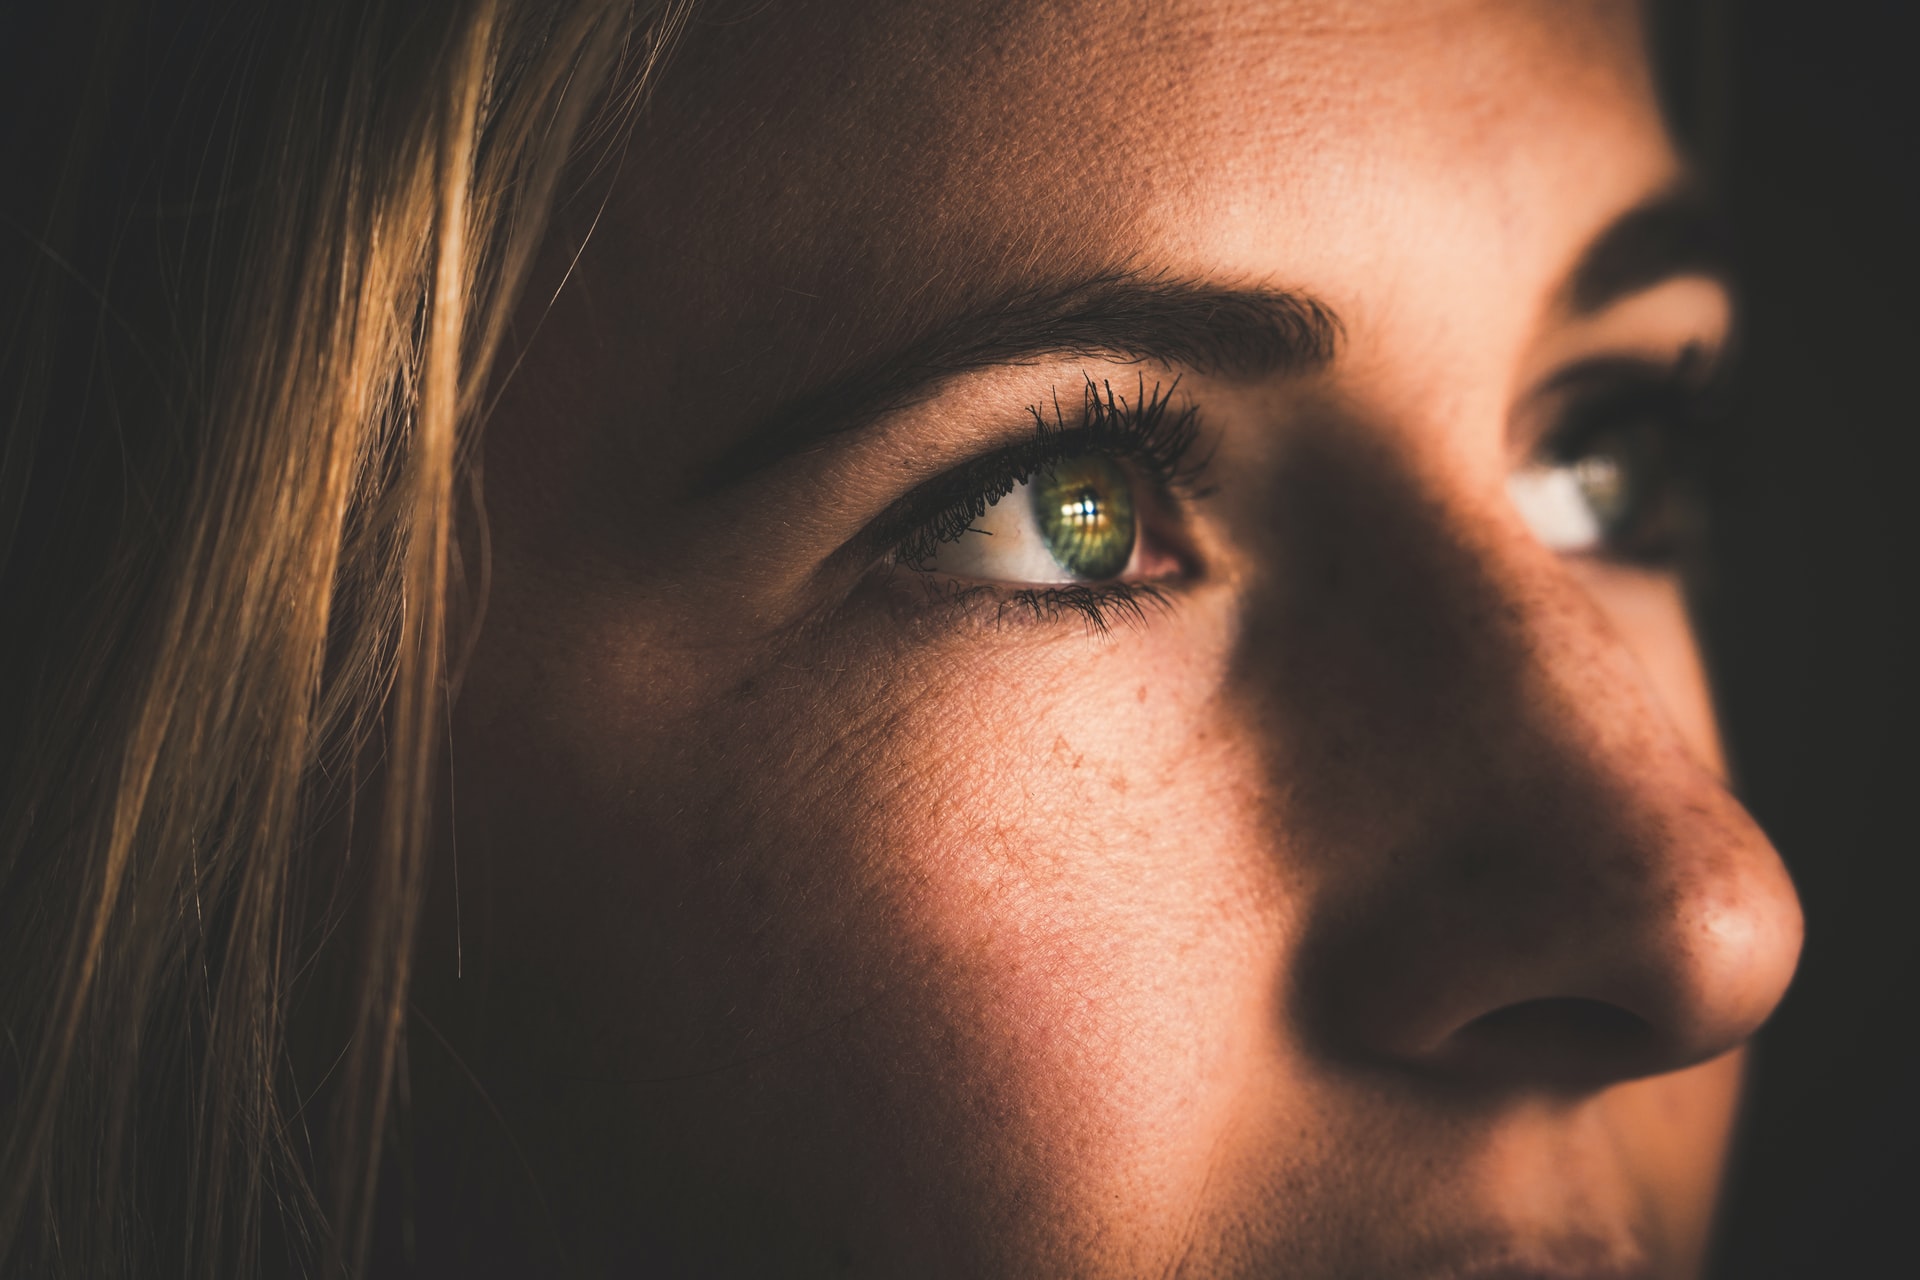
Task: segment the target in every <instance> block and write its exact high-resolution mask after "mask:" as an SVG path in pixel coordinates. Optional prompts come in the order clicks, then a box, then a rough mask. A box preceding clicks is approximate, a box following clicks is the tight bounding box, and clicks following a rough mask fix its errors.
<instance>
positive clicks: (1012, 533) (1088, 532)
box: [920, 454, 1139, 584]
mask: <svg viewBox="0 0 1920 1280" xmlns="http://www.w3.org/2000/svg"><path fill="white" fill-rule="evenodd" d="M1133 484H1134V481H1133V477H1132V475H1131V474H1130V473H1129V472H1128V470H1127V469H1126V467H1124V466H1123V465H1121V464H1120V463H1119V462H1118V461H1116V460H1114V459H1113V458H1109V457H1104V456H1101V455H1098V454H1087V455H1084V456H1082V457H1078V458H1069V459H1067V460H1066V461H1064V462H1061V463H1058V464H1056V465H1055V466H1053V467H1052V468H1050V469H1049V470H1047V471H1042V472H1040V473H1038V474H1036V475H1034V476H1033V477H1032V478H1031V479H1028V480H1025V481H1022V482H1020V483H1018V484H1016V485H1014V486H1013V488H1012V490H1011V491H1009V492H1008V493H1007V494H1006V496H1005V497H1003V498H1001V499H1000V500H999V501H997V502H995V503H994V504H993V505H992V506H990V507H988V508H987V509H986V511H985V512H984V513H982V515H981V516H980V518H979V519H977V520H975V521H974V522H973V524H972V526H971V527H970V528H968V529H967V531H966V532H965V533H962V534H961V535H960V536H959V537H958V538H957V539H955V540H954V541H952V542H948V543H945V544H943V545H941V546H940V547H939V549H938V550H937V551H936V552H935V553H934V555H933V556H931V557H930V558H928V559H927V560H925V561H924V562H923V563H922V564H921V565H920V567H921V568H922V569H928V570H933V571H935V572H939V573H944V574H949V575H951V576H953V577H956V578H970V579H974V580H976V581H981V582H1004V583H1033V584H1040V583H1062V582H1102V581H1107V580H1109V579H1113V578H1118V577H1119V576H1121V575H1122V574H1123V573H1125V572H1126V571H1127V568H1128V566H1129V565H1130V564H1132V563H1133V561H1134V552H1135V546H1136V543H1137V542H1138V541H1139V531H1138V522H1137V519H1136V515H1135V507H1134V493H1133Z"/></svg>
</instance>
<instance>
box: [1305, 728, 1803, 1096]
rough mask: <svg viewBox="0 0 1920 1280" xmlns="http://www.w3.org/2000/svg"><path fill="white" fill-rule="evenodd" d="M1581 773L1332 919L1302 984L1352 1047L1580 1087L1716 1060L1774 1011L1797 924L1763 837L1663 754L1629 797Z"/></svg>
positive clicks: (1632, 783) (1444, 1067) (1713, 788)
mask: <svg viewBox="0 0 1920 1280" xmlns="http://www.w3.org/2000/svg"><path fill="white" fill-rule="evenodd" d="M1576 772H1577V771H1575V770H1571V769H1569V770H1568V774H1569V776H1568V777H1566V778H1565V779H1563V783H1564V786H1565V790H1564V792H1563V793H1562V794H1561V795H1560V796H1559V797H1558V798H1557V799H1556V800H1554V801H1551V802H1544V801H1545V797H1543V796H1541V795H1539V794H1538V793H1536V796H1535V803H1534V804H1531V805H1517V804H1510V805H1507V806H1505V810H1506V813H1507V814H1508V816H1509V817H1510V818H1512V819H1513V820H1514V821H1512V823H1511V824H1510V825H1506V826H1504V828H1500V829H1495V828H1491V827H1489V826H1486V825H1479V828H1478V831H1477V833H1476V834H1474V835H1460V836H1455V837H1453V838H1452V839H1451V840H1449V841H1446V842H1445V844H1443V845H1442V847H1428V848H1426V849H1425V850H1423V851H1422V852H1421V853H1420V854H1419V855H1418V856H1415V855H1414V854H1412V853H1409V854H1406V855H1403V856H1395V857H1389V858H1388V859H1386V860H1385V862H1386V864H1387V865H1391V866H1394V867H1396V868H1397V870H1398V874H1395V875H1393V876H1385V877H1380V878H1378V879H1373V878H1369V879H1368V881H1367V882H1366V883H1365V884H1364V885H1362V886H1361V887H1360V888H1359V889H1358V891H1357V892H1356V893H1355V894H1354V896H1353V897H1351V898H1350V899H1349V900H1348V901H1347V902H1346V903H1344V904H1343V905H1342V906H1341V907H1340V909H1338V910H1335V911H1332V912H1329V913H1328V914H1327V918H1329V919H1332V920H1336V921H1338V922H1339V923H1338V924H1337V925H1336V926H1334V927H1332V928H1330V929H1329V930H1328V931H1327V932H1326V933H1325V934H1324V935H1323V937H1322V938H1321V939H1320V940H1318V942H1317V943H1316V945H1315V947H1314V949H1313V950H1312V951H1311V953H1310V955H1309V963H1307V964H1305V965H1303V967H1302V972H1303V974H1305V975H1307V980H1308V981H1309V982H1311V983H1313V984H1314V986H1315V989H1316V990H1317V992H1318V996H1319V999H1320V1002H1321V1003H1320V1006H1319V1010H1320V1018H1319V1020H1320V1022H1321V1024H1322V1025H1323V1026H1326V1027H1328V1028H1330V1029H1331V1031H1332V1033H1333V1034H1334V1035H1335V1036H1336V1038H1338V1039H1339V1040H1340V1041H1341V1042H1342V1043H1343V1044H1344V1045H1345V1046H1346V1047H1347V1048H1348V1049H1350V1050H1358V1051H1360V1052H1362V1053H1364V1054H1366V1055H1369V1056H1375V1057H1383V1058H1388V1059H1392V1060H1394V1061H1397V1062H1399V1063H1401V1064H1403V1065H1408V1066H1415V1067H1418V1068H1420V1069H1423V1070H1429V1071H1434V1072H1438V1073H1442V1074H1446V1075H1450V1076H1454V1077H1457V1078H1461V1079H1470V1080H1475V1081H1479V1082H1481V1083H1488V1084H1499V1083H1507V1084H1521V1083H1524V1084H1532V1085H1537V1086H1542V1087H1557V1088H1576V1089H1577V1088H1591V1087H1597V1086H1599V1085H1602V1084H1604V1083H1607V1082H1609V1081H1613V1080H1622V1079H1629V1078H1633V1077H1638V1076H1643V1075H1652V1074H1657V1073H1660V1072H1665V1071H1672V1070H1677V1069H1679V1068H1682V1067H1685V1066H1689V1065H1692V1064H1694V1063H1697V1062H1701V1061H1704V1060H1706V1059H1709V1058H1714V1057H1718V1056H1719V1055H1721V1054H1723V1053H1726V1052H1728V1051H1729V1050H1732V1049H1734V1048H1737V1047H1738V1046H1740V1045H1741V1044H1742V1043H1744V1042H1745V1041H1746V1040H1747V1039H1749V1038H1750V1037H1751V1036H1752V1035H1753V1034H1754V1033H1755V1032H1756V1031H1757V1030H1758V1029H1759V1028H1760V1026H1761V1025H1762V1024H1763V1023H1764V1022H1765V1021H1766V1019H1767V1018H1768V1017H1769V1016H1770V1015H1771V1013H1772V1011H1773V1009H1774V1007H1775V1006H1776V1005H1777V1004H1778V1003H1779V1001H1780V999H1781V997H1782V996H1783V995H1784V994H1785V992H1786V989H1787V985H1788V983H1789V982H1790V981H1791V979H1792V976H1793V972H1794V969H1795V966H1796V965H1797V963H1798V958H1799V952H1800V945H1801V936H1802V921H1801V914H1800V905H1799V900H1798V897H1797V895H1796V894H1795V893H1794V890H1793V886H1792V884H1791V882H1790V881H1789V880H1788V878H1787V875H1786V872H1785V869H1784V868H1783V867H1782V866H1781V864H1780V862H1779V859H1778V857H1777V855H1776V854H1775V853H1774V851H1773V849H1772V846H1771V845H1770V844H1769V843H1768V842H1767V840H1766V837H1765V836H1764V835H1763V834H1762V833H1761V832H1760V831H1759V829H1758V828H1757V826H1756V825H1755V824H1754V823H1753V821H1752V820H1751V819H1750V818H1749V817H1747V815H1746V814H1745V812H1744V811H1743V810H1742V809H1741V808H1740V806H1739V805H1738V803H1737V802H1735V801H1734V800H1733V798H1732V797H1731V796H1730V795H1728V794H1727V793H1726V792H1725V791H1724V789H1723V788H1721V786H1720V784H1719V783H1718V781H1717V780H1716V779H1714V778H1712V777H1711V776H1710V775H1707V774H1705V772H1704V771H1703V770H1701V769H1700V768H1699V767H1698V766H1697V765H1695V764H1693V763H1692V761H1691V760H1689V759H1687V758H1685V757H1684V756H1683V755H1682V754H1681V753H1679V752H1677V751H1676V752H1673V753H1672V754H1671V756H1670V757H1669V758H1667V759H1665V760H1658V759H1656V760H1647V759H1645V758H1641V759H1638V760H1636V761H1635V767H1634V768H1633V769H1632V770H1631V772H1632V773H1634V774H1637V775H1640V776H1638V777H1634V778H1629V779H1627V780H1625V782H1624V783H1623V784H1622V785H1623V786H1625V787H1626V788H1627V789H1629V790H1631V791H1632V792H1633V793H1634V794H1633V797H1632V799H1631V801H1628V800H1627V799H1626V798H1624V796H1622V795H1618V794H1615V795H1612V796H1609V795H1608V794H1607V793H1608V792H1612V791H1614V790H1615V788H1602V790H1601V792H1600V794H1598V795H1596V794H1595V792H1594V780H1593V778H1592V777H1591V776H1590V775H1589V776H1584V777H1576V776H1573V775H1574V774H1575V773H1576ZM1649 773H1652V774H1656V775H1663V776H1655V777H1649V776H1647V775H1648V774H1649ZM1549 789H1551V788H1549ZM1445 845H1451V847H1445ZM1411 866H1417V867H1418V871H1417V872H1415V874H1412V875H1408V874H1407V869H1408V868H1409V867H1411Z"/></svg>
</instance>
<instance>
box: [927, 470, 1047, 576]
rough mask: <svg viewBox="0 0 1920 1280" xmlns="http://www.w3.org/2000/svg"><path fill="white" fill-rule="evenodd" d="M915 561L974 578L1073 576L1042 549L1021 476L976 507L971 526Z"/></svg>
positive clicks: (1029, 495) (1026, 485) (1043, 543)
mask: <svg viewBox="0 0 1920 1280" xmlns="http://www.w3.org/2000/svg"><path fill="white" fill-rule="evenodd" d="M920 567H921V568H922V569H930V570H934V571H936V572H939V573H945V574H951V575H952V576H954V577H956V578H972V579H975V580H976V581H980V582H1011V583H1032V584H1035V585H1039V584H1044V583H1055V582H1075V581H1078V579H1076V578H1075V577H1074V576H1073V575H1072V574H1070V573H1068V572H1067V571H1066V570H1065V569H1063V568H1061V567H1060V562H1059V561H1057V560H1055V559H1054V558H1053V554H1052V553H1051V552H1050V551H1048V550H1047V543H1046V539H1045V538H1043V537H1042V536H1041V533H1040V522H1039V521H1038V520H1036V519H1034V515H1033V495H1032V492H1031V486H1030V483H1029V482H1027V481H1021V482H1020V483H1019V484H1016V485H1014V486H1013V488H1012V490H1011V491H1010V492H1008V493H1007V495H1006V496H1005V497H1003V498H1001V499H1000V500H999V501H998V502H996V503H994V504H993V505H992V506H990V507H988V508H987V509H986V511H984V512H983V513H981V516H980V518H979V519H978V520H975V521H974V522H973V526H972V528H970V529H968V530H967V532H965V533H963V534H961V535H960V536H959V537H958V538H956V539H955V540H954V541H952V542H947V543H942V544H941V545H940V547H939V549H938V550H936V551H935V552H934V554H933V556H932V557H931V558H929V559H928V560H926V561H924V562H923V563H922V564H921V565H920Z"/></svg>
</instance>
